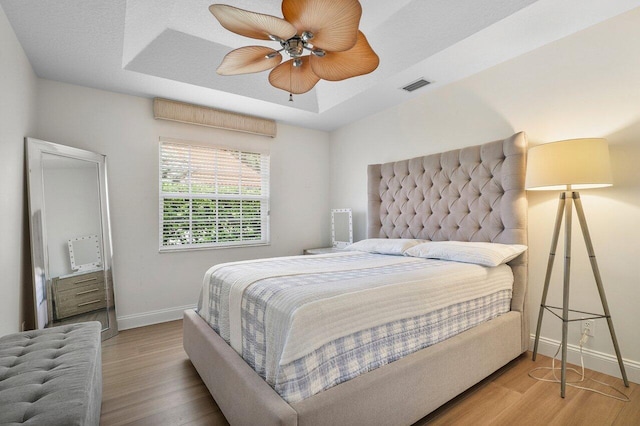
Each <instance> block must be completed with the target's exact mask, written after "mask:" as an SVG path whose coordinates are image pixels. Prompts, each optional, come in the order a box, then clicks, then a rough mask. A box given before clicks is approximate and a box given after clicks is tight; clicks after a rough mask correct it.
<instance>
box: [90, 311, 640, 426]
mask: <svg viewBox="0 0 640 426" xmlns="http://www.w3.org/2000/svg"><path fill="white" fill-rule="evenodd" d="M102 363H103V368H102V375H103V381H104V385H103V398H102V417H101V422H100V424H101V425H154V426H160V425H171V426H173V425H226V424H228V423H227V421H226V420H225V418H224V416H223V415H222V413H221V412H220V409H219V408H218V406H217V405H216V403H215V401H214V400H213V398H211V396H210V395H209V392H208V391H207V388H206V387H205V386H204V384H203V383H202V381H201V380H200V377H199V376H198V373H197V372H196V370H195V369H194V368H193V366H192V365H191V362H190V361H189V359H188V358H187V355H186V354H185V352H184V350H183V349H182V321H173V322H169V323H164V324H157V325H153V326H149V327H142V328H137V329H132V330H125V331H121V332H120V334H119V335H118V336H116V337H114V338H112V339H109V340H106V341H104V342H102ZM549 364H550V358H547V357H544V356H540V357H538V360H537V361H536V362H533V361H531V357H530V356H521V357H520V358H518V359H516V360H514V361H513V362H511V363H510V364H508V365H507V366H505V367H503V368H502V369H500V370H499V371H497V372H496V373H494V374H493V375H491V376H490V377H489V378H487V379H485V380H484V381H483V382H481V383H479V384H478V385H476V386H474V387H473V388H471V389H469V390H468V391H467V392H465V393H463V394H462V395H460V396H458V397H457V398H456V399H454V400H453V401H451V402H449V403H448V404H446V405H444V406H442V407H440V408H439V409H438V410H436V411H434V412H433V413H431V414H430V415H428V416H427V417H425V418H424V419H422V420H420V421H419V422H418V423H416V425H430V426H431V425H474V426H475V425H527V426H528V425H598V426H603V425H624V426H628V425H640V386H639V385H637V384H633V383H632V384H631V387H630V388H625V387H624V385H623V384H622V381H621V380H620V379H616V378H613V377H610V376H606V375H604V374H600V373H595V372H592V371H589V372H588V377H593V378H595V379H598V380H600V381H605V382H607V383H610V384H613V385H615V386H616V387H618V388H619V389H621V390H623V391H624V392H625V393H626V394H627V395H629V396H630V397H631V402H627V403H625V402H620V401H615V400H612V399H610V398H606V397H604V396H601V395H597V394H594V393H592V392H587V391H583V390H578V389H573V388H567V395H566V398H565V399H562V398H560V388H559V385H557V384H552V383H544V382H538V381H535V380H533V379H531V378H530V377H529V376H528V375H527V373H528V371H529V370H531V369H532V368H535V367H539V366H548V365H549ZM590 386H591V385H590Z"/></svg>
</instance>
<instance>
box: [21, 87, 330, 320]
mask: <svg viewBox="0 0 640 426" xmlns="http://www.w3.org/2000/svg"><path fill="white" fill-rule="evenodd" d="M36 116H37V129H36V132H35V134H34V135H33V136H34V137H37V138H40V139H44V140H48V141H51V142H56V143H61V144H65V145H70V146H74V147H77V148H82V149H87V150H91V151H95V152H99V153H102V154H106V156H107V162H108V163H107V172H108V184H109V197H110V210H111V222H112V230H113V249H114V272H115V274H114V280H115V292H116V302H117V315H118V321H119V324H120V325H121V327H131V326H136V325H140V324H146V323H151V322H158V321H162V320H167V319H171V318H178V317H180V316H181V310H182V308H183V307H186V306H192V305H195V303H196V302H197V299H198V294H199V290H200V285H201V283H202V277H203V275H204V273H205V272H206V270H207V269H208V268H209V267H211V266H212V265H214V264H217V263H221V262H227V261H234V260H243V259H251V258H258V257H271V256H282V255H294V254H302V250H303V249H304V248H310V247H317V246H322V245H324V244H328V243H329V239H330V231H329V183H328V182H329V176H328V175H329V167H328V162H329V136H328V134H327V133H325V132H319V131H315V130H305V129H302V128H294V127H290V126H285V125H278V136H277V137H276V138H268V137H264V136H256V135H249V134H244V133H237V132H230V131H225V130H219V129H212V128H207V127H201V126H194V125H188V124H182V123H174V122H169V121H162V120H154V118H153V114H152V100H150V99H143V98H138V97H134V96H127V95H121V94H116V93H110V92H104V91H100V90H95V89H89V88H84V87H80V86H74V85H68V84H63V83H57V82H53V81H49V80H39V82H38V107H37V111H36ZM161 136H162V137H170V138H178V139H185V140H191V141H197V142H201V143H210V144H213V145H223V146H232V147H238V148H242V149H259V150H263V149H265V148H266V149H268V150H269V151H270V153H271V245H270V246H265V247H247V248H230V249H218V250H211V249H210V250H198V251H188V252H181V253H162V254H160V253H159V252H158V238H159V237H158V221H159V219H158V140H159V138H160V137H161Z"/></svg>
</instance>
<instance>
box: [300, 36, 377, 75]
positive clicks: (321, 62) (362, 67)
mask: <svg viewBox="0 0 640 426" xmlns="http://www.w3.org/2000/svg"><path fill="white" fill-rule="evenodd" d="M310 59H311V60H310V62H311V69H313V72H314V74H316V75H317V76H318V77H320V78H321V79H323V80H329V81H339V80H345V79H347V78H351V77H356V76H359V75H363V74H369V73H370V72H372V71H373V70H375V69H376V68H378V65H379V64H380V58H378V55H376V52H374V51H373V49H372V48H371V45H370V44H369V42H368V41H367V38H366V37H365V36H364V34H363V33H362V31H358V42H357V43H356V45H355V46H353V47H352V48H351V49H349V50H347V51H345V52H326V54H325V56H322V57H320V56H314V55H311V58H310Z"/></svg>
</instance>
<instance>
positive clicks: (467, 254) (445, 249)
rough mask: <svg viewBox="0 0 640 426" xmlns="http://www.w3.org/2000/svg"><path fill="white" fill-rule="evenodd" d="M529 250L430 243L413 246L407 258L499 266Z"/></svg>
mask: <svg viewBox="0 0 640 426" xmlns="http://www.w3.org/2000/svg"><path fill="white" fill-rule="evenodd" d="M525 250H527V246H524V245H521V244H498V243H476V242H466V241H428V242H426V243H423V244H419V245H416V246H413V247H411V248H409V249H408V250H406V251H405V252H404V254H405V256H413V257H423V258H425V259H442V260H454V261H456V262H464V263H475V264H476V265H483V266H498V265H502V264H503V263H507V262H508V261H510V260H512V259H515V258H516V257H517V256H518V255H520V254H521V253H524V251H525Z"/></svg>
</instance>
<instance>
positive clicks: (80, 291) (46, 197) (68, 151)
mask: <svg viewBox="0 0 640 426" xmlns="http://www.w3.org/2000/svg"><path fill="white" fill-rule="evenodd" d="M26 148H27V162H28V174H27V184H28V189H29V228H30V232H31V259H32V265H33V283H34V286H35V288H34V292H33V293H34V296H35V297H34V298H35V312H36V325H37V328H39V329H40V328H47V327H53V326H57V325H63V324H69V323H76V322H83V321H99V322H100V323H102V338H103V340H104V339H107V338H109V337H112V336H114V335H116V334H117V333H118V327H117V324H116V315H115V303H114V297H113V270H112V265H111V258H112V252H111V231H110V226H109V209H108V201H107V175H106V159H105V156H104V155H101V154H96V153H94V152H90V151H85V150H82V149H77V148H72V147H68V146H64V145H59V144H55V143H51V142H46V141H42V140H38V139H33V138H27V139H26Z"/></svg>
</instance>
